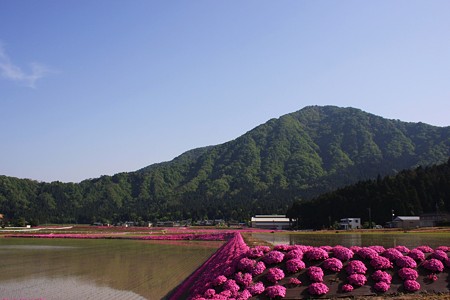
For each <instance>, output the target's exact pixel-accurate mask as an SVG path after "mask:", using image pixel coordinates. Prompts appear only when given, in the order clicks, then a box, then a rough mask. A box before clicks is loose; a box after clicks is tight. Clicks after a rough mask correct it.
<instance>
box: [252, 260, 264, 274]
mask: <svg viewBox="0 0 450 300" xmlns="http://www.w3.org/2000/svg"><path fill="white" fill-rule="evenodd" d="M265 269H266V265H265V264H264V263H263V262H262V261H258V262H257V263H256V264H255V265H254V266H253V268H252V275H253V276H258V275H261V274H262V273H263V272H264V270H265Z"/></svg>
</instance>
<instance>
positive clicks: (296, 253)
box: [285, 249, 303, 259]
mask: <svg viewBox="0 0 450 300" xmlns="http://www.w3.org/2000/svg"><path fill="white" fill-rule="evenodd" d="M285 258H286V259H293V258H296V259H303V252H302V251H301V250H300V249H293V250H291V251H289V252H288V253H287V254H286V256H285Z"/></svg>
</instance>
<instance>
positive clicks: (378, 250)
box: [367, 246, 386, 254]
mask: <svg viewBox="0 0 450 300" xmlns="http://www.w3.org/2000/svg"><path fill="white" fill-rule="evenodd" d="M367 248H370V249H372V250H375V251H376V252H377V253H378V254H381V253H383V252H384V251H386V248H384V247H383V246H369V247H367Z"/></svg>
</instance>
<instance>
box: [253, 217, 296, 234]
mask: <svg viewBox="0 0 450 300" xmlns="http://www.w3.org/2000/svg"><path fill="white" fill-rule="evenodd" d="M251 223H252V227H253V228H263V229H278V230H281V229H289V228H291V222H290V220H289V218H286V216H285V215H256V216H254V217H252V220H251Z"/></svg>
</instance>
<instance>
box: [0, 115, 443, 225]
mask: <svg viewBox="0 0 450 300" xmlns="http://www.w3.org/2000/svg"><path fill="white" fill-rule="evenodd" d="M449 156H450V127H435V126H431V125H427V124H423V123H406V122H401V121H398V120H388V119H384V118H382V117H379V116H375V115H372V114H369V113H366V112H363V111H361V110H359V109H354V108H339V107H334V106H325V107H320V106H309V107H306V108H304V109H302V110H300V111H297V112H294V113H291V114H287V115H284V116H282V117H280V118H278V119H272V120H269V121H268V122H266V123H265V124H262V125H260V126H258V127H256V128H254V129H253V130H251V131H249V132H247V133H245V134H244V135H242V136H240V137H238V138H237V139H235V140H232V141H230V142H227V143H224V144H221V145H216V146H209V147H204V148H199V149H194V150H191V151H188V152H186V153H184V154H182V155H180V156H179V157H177V158H175V159H173V160H172V161H170V162H163V163H159V164H154V165H151V166H148V167H145V168H143V169H141V170H138V171H135V172H129V173H119V174H116V175H114V176H102V177H100V178H96V179H90V180H85V181H82V182H80V183H61V182H52V183H45V182H36V181H32V180H27V179H17V178H12V177H7V176H0V213H3V214H5V215H6V216H7V217H8V218H9V219H18V218H24V219H26V220H27V221H30V222H31V221H32V222H34V223H46V222H56V223H90V222H94V221H109V222H115V221H120V220H122V221H124V220H151V221H154V220H180V219H194V220H196V219H197V220H198V219H205V218H209V219H213V218H223V219H235V220H246V219H249V218H250V217H251V216H252V215H254V214H263V213H282V214H284V213H285V212H286V211H287V210H288V208H289V207H291V205H292V203H294V201H299V200H308V199H312V198H313V197H317V196H318V195H320V194H322V193H325V192H329V191H332V190H335V189H336V188H339V187H342V186H346V185H349V184H351V183H355V182H357V181H359V180H365V179H371V178H376V177H377V175H382V176H383V175H388V174H395V173H396V172H398V171H400V170H403V169H410V168H414V167H417V166H419V165H422V166H429V165H431V164H436V163H443V162H445V161H446V160H447V159H448V157H449Z"/></svg>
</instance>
